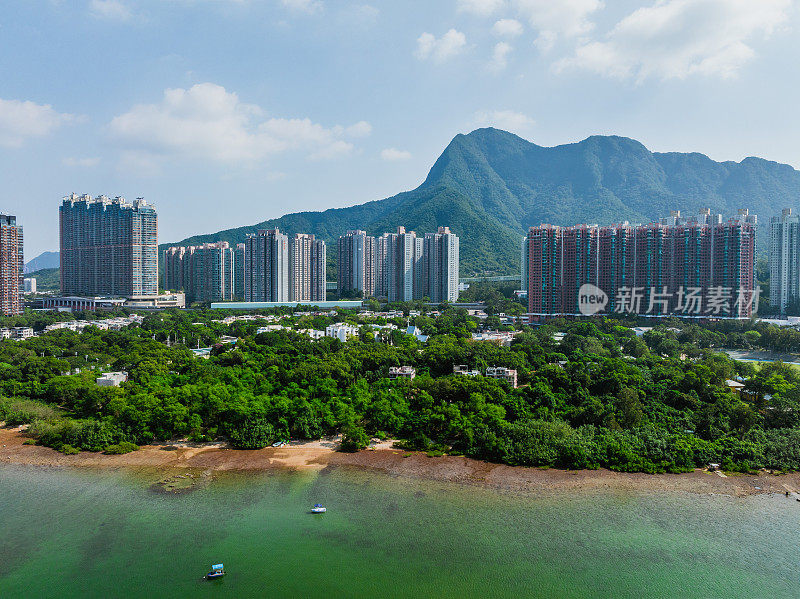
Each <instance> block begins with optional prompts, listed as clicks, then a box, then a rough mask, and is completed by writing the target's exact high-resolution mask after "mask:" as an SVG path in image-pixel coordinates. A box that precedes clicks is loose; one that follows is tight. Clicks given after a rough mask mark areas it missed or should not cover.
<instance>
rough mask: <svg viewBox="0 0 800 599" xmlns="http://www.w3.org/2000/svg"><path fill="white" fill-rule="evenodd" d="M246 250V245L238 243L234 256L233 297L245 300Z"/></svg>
mask: <svg viewBox="0 0 800 599" xmlns="http://www.w3.org/2000/svg"><path fill="white" fill-rule="evenodd" d="M244 250H245V244H243V243H237V244H236V249H235V250H234V255H233V273H234V276H233V297H234V298H235V299H240V300H243V299H244Z"/></svg>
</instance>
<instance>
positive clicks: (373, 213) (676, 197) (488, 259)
mask: <svg viewBox="0 0 800 599" xmlns="http://www.w3.org/2000/svg"><path fill="white" fill-rule="evenodd" d="M798 200H800V172H798V171H797V170H796V169H794V168H793V167H792V166H790V165H787V164H782V163H779V162H775V161H771V160H767V159H764V158H759V157H747V158H745V159H743V160H741V161H740V162H735V161H724V162H717V161H714V160H712V159H711V158H709V157H708V156H706V155H705V154H702V153H699V152H688V153H684V152H651V151H650V150H648V149H647V147H646V146H644V144H642V143H641V142H639V141H637V140H634V139H631V138H628V137H622V136H616V135H611V136H604V135H593V136H590V137H587V138H586V139H584V140H582V141H578V142H572V143H569V144H563V145H559V146H552V147H545V146H539V145H537V144H535V143H532V142H529V141H527V140H524V139H522V138H521V137H519V136H517V135H514V134H513V133H509V132H507V131H502V130H499V129H494V128H484V129H476V130H475V131H473V132H471V133H468V134H458V135H456V136H455V137H454V138H453V139H452V140H451V141H450V143H449V144H448V145H447V147H446V148H445V150H444V151H443V152H442V154H441V155H440V156H439V158H438V159H437V160H436V161H435V162H434V164H433V166H432V167H431V169H430V170H429V172H428V175H427V177H426V178H425V180H424V181H423V182H422V183H421V184H420V185H419V186H418V187H417V188H415V189H413V190H409V191H404V192H401V193H399V194H396V195H394V196H391V197H388V198H384V199H382V200H373V201H371V202H367V203H364V204H359V205H356V206H351V207H347V208H331V209H328V210H325V211H306V212H298V213H291V214H286V215H284V216H281V217H279V218H274V219H268V220H265V221H262V222H260V223H257V224H253V225H247V226H243V227H234V228H231V229H226V230H224V231H219V232H216V233H209V234H203V235H195V236H192V237H189V238H186V239H184V240H182V241H180V242H177V243H170V244H162V246H161V247H162V249H163V248H165V247H168V246H170V245H190V244H198V243H204V242H209V241H229V242H231V243H238V242H241V241H243V240H244V239H245V237H246V235H247V234H248V233H253V232H255V231H257V230H258V229H262V228H274V227H278V228H280V229H281V230H284V231H285V232H287V233H289V234H294V233H300V232H304V233H314V234H315V235H317V236H318V237H320V238H322V239H324V240H325V241H326V242H328V243H333V242H334V241H335V240H336V238H337V237H338V236H339V235H341V234H343V233H344V232H345V231H346V230H348V229H364V230H366V231H367V232H368V233H369V234H371V235H380V234H381V233H383V232H385V231H393V230H394V229H395V227H397V226H398V225H404V226H406V227H407V228H408V229H409V230H415V231H417V233H418V234H424V233H426V232H431V231H435V230H436V227H437V226H450V228H451V229H452V230H453V231H454V232H455V233H456V234H458V235H459V236H460V237H461V263H462V267H461V274H462V276H469V275H473V274H476V273H483V274H491V273H495V274H516V273H517V272H518V269H519V256H520V243H521V239H522V236H523V235H524V233H525V231H526V230H527V228H528V227H530V226H532V225H538V224H540V223H543V222H548V223H552V224H556V225H572V224H577V223H598V224H610V223H612V222H620V221H623V220H627V221H630V222H651V221H653V220H656V219H657V218H658V217H659V216H663V215H668V214H669V211H670V210H681V211H683V212H685V213H695V212H696V211H698V210H699V209H700V208H706V207H707V208H711V210H712V211H713V212H720V213H722V214H723V215H724V216H728V215H731V214H735V213H736V210H737V209H738V208H749V209H750V210H751V212H754V213H755V214H758V216H759V219H760V222H761V223H762V225H763V224H764V223H765V222H768V218H769V217H770V216H773V215H775V214H780V211H781V209H782V208H784V207H792V208H797V207H798ZM766 237H767V236H766V235H765V234H763V233H762V234H761V235H759V250H760V252H764V251H765V249H766ZM329 253H330V252H329Z"/></svg>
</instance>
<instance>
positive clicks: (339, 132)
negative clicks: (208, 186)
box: [109, 83, 372, 167]
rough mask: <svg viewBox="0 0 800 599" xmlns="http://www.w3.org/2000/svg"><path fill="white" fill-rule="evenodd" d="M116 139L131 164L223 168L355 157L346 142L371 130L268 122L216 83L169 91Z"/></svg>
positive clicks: (124, 117) (119, 123)
mask: <svg viewBox="0 0 800 599" xmlns="http://www.w3.org/2000/svg"><path fill="white" fill-rule="evenodd" d="M109 131H110V133H111V135H112V136H113V137H114V138H115V139H116V140H117V142H118V143H119V144H120V146H121V147H122V149H123V151H124V152H125V156H124V159H125V161H126V163H128V164H132V165H134V166H145V167H147V166H149V165H151V164H153V163H157V162H158V160H159V159H161V158H172V159H189V160H192V159H195V160H208V161H212V162H220V163H244V164H248V165H252V164H255V163H259V162H263V161H264V160H266V159H267V158H269V157H270V156H273V155H277V154H281V153H286V152H290V151H299V152H304V153H306V154H307V155H308V156H309V157H310V158H312V159H329V158H335V157H338V156H342V155H346V154H349V153H350V152H352V151H353V149H354V146H353V144H352V143H350V142H348V141H346V140H345V139H344V138H346V137H363V136H365V135H368V134H369V133H370V132H371V131H372V127H371V125H369V123H366V122H365V121H360V122H358V123H356V124H355V125H352V126H350V127H342V126H334V127H324V126H323V125H320V124H318V123H314V122H312V121H311V119H308V118H292V119H287V118H276V117H272V118H266V116H265V114H264V111H263V110H262V109H261V108H260V107H259V106H256V105H253V104H245V103H243V102H241V101H240V100H239V97H238V96H237V95H236V94H235V93H233V92H228V91H226V90H225V88H224V87H222V86H219V85H215V84H213V83H199V84H196V85H194V86H192V87H191V88H189V89H167V90H165V91H164V97H163V99H162V100H161V102H160V103H158V104H139V105H136V106H134V107H133V108H131V110H129V111H128V112H126V113H124V114H121V115H119V116H116V117H114V119H113V120H112V121H111V123H110V124H109Z"/></svg>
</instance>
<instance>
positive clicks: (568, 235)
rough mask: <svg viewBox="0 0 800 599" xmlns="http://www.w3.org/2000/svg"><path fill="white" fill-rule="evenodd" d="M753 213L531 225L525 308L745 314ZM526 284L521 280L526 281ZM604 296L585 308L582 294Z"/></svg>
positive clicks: (753, 296)
mask: <svg viewBox="0 0 800 599" xmlns="http://www.w3.org/2000/svg"><path fill="white" fill-rule="evenodd" d="M756 223H757V219H756V217H755V215H750V214H749V213H748V212H747V211H746V210H740V211H739V214H737V215H736V216H735V217H733V218H731V219H729V220H728V221H727V222H722V220H721V218H716V216H715V215H711V214H710V211H703V212H702V213H701V215H700V217H699V218H691V219H684V218H681V217H680V213H673V214H672V215H671V216H670V217H668V218H667V219H663V220H662V221H661V222H660V223H652V224H648V225H636V226H631V225H629V224H627V223H623V224H620V225H611V226H605V227H598V226H597V225H577V226H572V227H558V226H553V225H541V226H539V227H531V229H530V231H529V233H528V236H527V238H526V240H527V250H525V251H523V256H525V257H527V260H528V265H527V282H526V283H527V284H526V288H527V289H528V309H529V312H530V313H531V314H535V315H542V316H544V315H554V314H565V315H580V314H584V315H585V314H587V313H592V314H594V313H605V314H608V313H614V312H616V313H628V312H633V313H637V314H648V315H652V316H658V315H664V314H675V315H679V316H693V317H734V318H746V317H749V316H751V315H752V313H753V308H754V306H757V289H756V287H755V271H754V260H755V235H756ZM524 284H525V283H524ZM587 284H589V285H592V286H594V287H596V288H598V290H600V291H601V292H602V293H604V294H605V296H606V297H605V303H602V305H601V304H597V309H595V310H590V312H587V311H586V306H585V305H583V303H584V302H585V301H588V302H595V301H603V300H602V299H601V298H600V297H599V296H600V295H601V293H597V292H595V291H594V290H591V291H589V292H587V293H586V294H585V296H584V295H581V294H584V291H582V290H581V289H582V287H583V286H584V285H587Z"/></svg>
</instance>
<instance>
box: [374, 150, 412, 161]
mask: <svg viewBox="0 0 800 599" xmlns="http://www.w3.org/2000/svg"><path fill="white" fill-rule="evenodd" d="M381 159H382V160H385V161H387V162H400V161H403V160H410V159H411V152H408V151H407V150H398V149H397V148H386V149H385V150H381Z"/></svg>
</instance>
